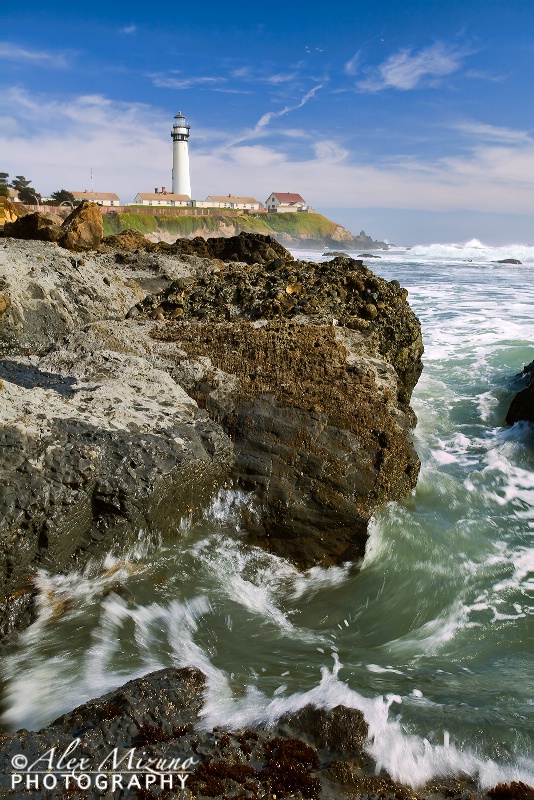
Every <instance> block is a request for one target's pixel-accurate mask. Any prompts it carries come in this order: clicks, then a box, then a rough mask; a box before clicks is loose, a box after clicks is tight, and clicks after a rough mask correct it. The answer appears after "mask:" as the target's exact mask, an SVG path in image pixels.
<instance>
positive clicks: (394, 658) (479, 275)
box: [3, 241, 534, 787]
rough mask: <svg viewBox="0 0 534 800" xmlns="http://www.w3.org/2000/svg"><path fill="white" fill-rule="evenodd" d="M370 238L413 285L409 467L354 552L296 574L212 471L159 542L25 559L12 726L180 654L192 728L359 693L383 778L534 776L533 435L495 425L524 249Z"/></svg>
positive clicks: (520, 340)
mask: <svg viewBox="0 0 534 800" xmlns="http://www.w3.org/2000/svg"><path fill="white" fill-rule="evenodd" d="M355 255H357V254H355ZM381 256H382V258H381V259H380V260H378V259H373V260H369V262H368V264H369V266H370V267H371V268H372V269H373V270H374V271H376V272H377V273H378V274H380V275H383V276H384V277H386V278H388V279H389V280H392V279H393V278H395V279H397V280H399V281H400V282H401V284H402V285H403V286H406V288H408V290H409V301H410V302H411V304H412V306H413V308H414V310H415V312H416V313H417V314H418V316H419V317H420V319H421V322H422V326H423V337H424V341H425V348H426V352H425V357H424V362H425V370H424V372H423V375H422V377H421V380H420V382H419V384H418V386H417V388H416V391H415V394H414V398H413V405H414V408H415V410H416V413H417V415H418V420H419V422H418V426H417V429H416V432H415V444H416V447H417V450H418V452H419V454H420V458H421V461H422V469H421V475H420V480H419V483H418V487H417V490H416V492H415V493H414V495H413V496H412V497H409V498H407V499H406V501H405V502H404V503H401V504H397V503H394V504H390V505H388V506H387V507H386V508H385V509H383V510H382V511H381V512H380V513H379V514H377V515H376V517H375V519H374V520H373V523H372V526H371V533H370V539H369V543H368V547H367V553H366V556H365V559H364V562H363V565H362V569H361V571H360V572H355V571H354V570H353V569H351V567H350V565H346V566H342V567H335V568H330V569H321V568H315V569H312V570H309V571H308V572H307V573H304V574H302V573H299V572H297V571H296V570H295V568H294V567H292V566H291V565H290V564H288V563H286V562H284V561H283V560H281V559H279V558H276V557H275V556H271V555H269V554H267V553H264V552H262V551H260V550H258V549H256V548H251V547H248V546H246V545H245V544H244V543H243V541H242V539H241V538H240V531H239V522H238V520H239V509H240V507H241V506H242V505H244V504H247V503H248V501H249V499H248V497H247V495H246V494H242V493H235V492H228V491H225V492H221V494H220V495H219V496H218V497H217V498H215V499H214V501H213V503H212V504H211V506H210V508H209V509H208V511H207V513H206V515H205V517H204V519H203V520H202V521H201V522H199V523H198V524H195V525H193V526H191V525H190V524H188V523H187V521H179V520H177V522H176V525H177V529H179V528H180V526H181V532H182V538H181V539H180V540H179V541H178V542H176V543H174V544H173V545H172V547H170V546H160V547H156V546H154V545H151V544H150V543H149V542H148V540H146V538H144V537H143V536H141V538H140V543H139V545H138V546H137V547H136V548H134V549H131V550H130V551H129V552H127V553H125V552H123V553H118V552H117V553H115V554H114V555H110V556H108V558H107V560H106V561H105V562H104V563H101V564H93V565H90V567H88V569H87V570H86V571H85V573H84V574H82V575H74V574H73V575H68V576H64V577H61V578H50V576H48V575H47V574H46V573H41V574H40V576H39V578H38V585H39V589H40V593H41V594H40V598H41V611H40V616H39V619H38V620H37V622H36V623H35V624H34V625H33V626H31V627H30V628H29V629H28V630H27V631H25V632H24V633H23V635H22V636H21V638H20V642H19V643H18V645H17V646H16V647H14V648H13V650H12V652H11V653H10V654H9V655H8V657H7V659H6V660H5V662H4V666H3V673H4V676H5V680H6V696H5V708H6V711H5V713H4V717H3V721H4V725H5V726H7V727H8V728H10V729H16V728H18V727H21V726H24V727H29V728H38V727H41V726H42V725H44V724H46V723H47V722H49V721H50V720H52V719H54V718H55V717H57V716H58V715H59V714H60V713H62V712H64V711H66V710H68V709H70V708H72V707H74V706H75V705H78V704H79V703H81V702H83V701H85V700H87V699H89V698H91V697H94V696H97V695H100V694H102V693H103V692H105V691H106V690H109V689H112V688H115V687H117V686H119V685H120V684H121V683H123V682H124V681H126V680H128V679H130V678H132V677H137V676H139V675H141V674H144V673H146V672H147V671H150V670H153V669H159V668H161V667H164V666H169V665H178V666H191V665H192V666H197V667H199V668H200V669H201V670H202V671H203V672H204V673H205V674H206V676H207V679H208V692H207V698H206V705H205V709H204V715H203V720H202V724H203V725H204V726H205V727H212V726H213V725H223V726H225V725H226V726H230V727H240V726H247V725H252V724H254V723H257V722H258V723H259V722H271V721H274V720H275V719H277V718H278V717H279V716H280V715H281V714H283V713H286V712H287V711H292V710H296V709H298V708H301V707H302V706H304V705H306V704H307V703H309V702H312V703H315V704H316V705H319V706H323V707H333V706H335V705H337V704H339V703H343V704H344V705H347V706H350V707H352V708H358V709H360V710H361V711H362V712H363V713H364V715H365V717H366V720H367V722H368V724H369V742H368V750H369V752H370V753H371V755H372V756H373V757H374V758H375V759H376V761H377V764H378V765H379V766H383V767H384V768H385V769H387V770H388V772H389V773H390V774H391V775H392V776H393V777H394V778H395V779H398V780H401V781H403V782H405V783H408V784H411V785H414V786H415V785H419V784H421V783H424V782H425V781H426V780H428V779H430V778H431V777H433V776H444V775H451V774H456V775H463V774H467V775H471V776H473V777H474V778H476V779H477V780H478V781H479V782H480V784H481V785H482V786H485V787H487V786H491V785H494V784H496V783H498V782H500V781H504V782H510V781H512V780H523V781H525V782H526V783H529V784H531V785H532V784H534V761H533V753H534V747H533V741H532V730H531V727H530V721H529V712H531V711H532V698H531V686H532V684H531V677H530V664H531V645H530V644H529V642H530V643H531V636H532V628H531V623H530V620H531V602H530V598H531V595H530V594H529V593H530V592H531V591H532V588H533V584H532V576H533V569H534V564H533V558H532V548H531V544H530V534H531V531H532V528H533V527H534V515H533V512H532V508H533V501H534V473H533V466H534V436H533V430H532V427H531V426H529V425H527V424H518V425H515V426H513V427H511V428H510V427H503V421H504V416H505V413H506V409H507V407H508V404H509V402H510V399H511V397H512V396H513V394H514V392H515V391H517V390H518V389H519V388H521V381H520V380H515V382H514V378H513V376H514V375H515V374H516V373H518V372H519V371H520V370H521V369H522V367H523V365H524V364H525V363H527V362H529V361H530V360H532V358H533V357H534V354H533V350H534V348H533V347H532V339H531V320H532V311H533V307H534V289H533V288H532V281H529V280H528V277H529V275H530V269H532V267H529V266H528V264H529V262H532V261H534V248H533V247H522V246H513V247H508V248H488V247H485V246H484V245H482V244H481V243H479V242H476V241H473V242H469V243H467V245H463V246H458V245H432V246H430V247H425V248H417V247H416V248H412V249H411V250H406V251H395V252H387V253H381ZM309 257H310V254H309V253H307V254H306V258H309ZM501 258H519V259H520V260H521V261H523V262H524V265H518V266H511V265H498V264H492V263H491V262H492V261H497V260H499V259H501ZM143 542H144V544H143ZM59 682H61V692H58V686H59Z"/></svg>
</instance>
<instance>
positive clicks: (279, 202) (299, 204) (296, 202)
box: [265, 192, 311, 212]
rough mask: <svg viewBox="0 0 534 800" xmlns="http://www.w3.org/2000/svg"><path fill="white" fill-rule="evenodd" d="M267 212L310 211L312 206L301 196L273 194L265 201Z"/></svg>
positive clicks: (288, 193)
mask: <svg viewBox="0 0 534 800" xmlns="http://www.w3.org/2000/svg"><path fill="white" fill-rule="evenodd" d="M265 205H266V206H267V211H277V212H281V211H310V210H311V209H310V206H309V205H307V203H306V201H305V200H304V198H303V197H301V196H300V194H293V193H291V192H272V194H270V195H269V197H268V198H267V200H266V201H265Z"/></svg>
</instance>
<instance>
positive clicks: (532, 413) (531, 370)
mask: <svg viewBox="0 0 534 800" xmlns="http://www.w3.org/2000/svg"><path fill="white" fill-rule="evenodd" d="M523 375H528V376H530V378H529V382H528V385H527V386H525V388H524V389H522V390H521V391H520V392H518V393H517V394H516V396H515V397H514V399H513V400H512V402H511V404H510V408H509V409H508V413H507V414H506V422H507V423H508V425H513V424H514V422H520V421H521V420H525V421H527V422H534V361H532V362H531V363H530V364H528V365H527V366H526V367H525V368H524V369H523Z"/></svg>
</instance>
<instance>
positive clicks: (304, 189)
mask: <svg viewBox="0 0 534 800" xmlns="http://www.w3.org/2000/svg"><path fill="white" fill-rule="evenodd" d="M303 100H304V98H303ZM301 102H302V101H301ZM0 106H1V107H3V108H9V109H10V115H9V119H8V121H7V124H6V125H5V126H2V127H0V152H1V153H2V163H1V164H0V168H1V169H3V170H5V171H6V172H8V173H9V174H10V175H19V174H24V175H27V176H28V178H29V179H31V180H32V183H33V186H35V188H36V189H37V190H38V191H39V192H41V193H43V194H49V193H50V192H52V191H54V190H55V189H58V188H61V187H64V188H66V189H84V188H86V187H88V184H89V180H90V170H91V168H92V169H93V174H94V185H95V189H97V190H100V191H114V192H117V194H118V195H119V197H120V198H121V200H122V201H123V202H124V201H126V202H129V201H131V200H132V199H133V197H134V196H135V194H136V193H137V192H139V191H143V190H144V191H147V190H150V189H152V188H153V187H154V186H161V185H163V186H165V185H169V184H170V174H171V167H172V148H171V139H170V136H169V133H170V130H171V125H172V119H169V118H168V117H167V115H165V114H163V113H161V112H160V111H158V110H156V109H154V108H152V107H150V106H147V105H143V104H132V103H118V102H115V101H113V102H112V101H110V100H109V99H108V98H106V97H103V96H100V95H84V96H81V97H77V98H76V97H75V98H72V99H70V100H69V101H58V100H56V99H54V98H49V97H45V96H34V95H30V94H29V93H27V92H23V91H22V90H20V89H11V90H8V91H6V92H0ZM262 119H264V118H262ZM267 122H268V121H267ZM267 122H265V123H264V124H267ZM472 125H473V126H474V128H475V131H474V132H473V135H475V133H476V130H478V129H479V128H480V127H482V130H483V131H485V132H486V133H488V131H487V127H486V126H484V125H482V126H477V123H472ZM488 127H490V131H491V130H493V129H492V128H491V126H488ZM496 130H497V131H499V130H500V129H496ZM504 130H506V129H504ZM501 135H502V132H501ZM227 138H228V139H230V137H229V136H228V137H227ZM245 140H246V136H242V137H241V138H239V137H234V139H232V140H230V141H227V143H226V144H225V145H222V146H221V144H220V143H221V132H220V131H219V130H216V129H214V130H209V129H197V128H196V127H195V128H193V129H192V131H191V140H190V153H191V179H192V185H193V192H194V196H195V197H196V198H200V199H202V198H204V197H206V196H207V195H208V194H210V193H212V192H215V193H217V194H226V193H228V192H231V193H232V194H245V195H253V196H255V197H257V198H258V199H260V200H265V199H266V198H267V197H268V195H269V193H270V192H271V191H295V192H299V193H300V194H302V196H303V197H304V198H305V199H306V200H307V201H308V202H310V203H311V204H312V205H313V206H315V207H328V206H330V207H332V208H335V207H337V208H342V207H345V208H370V207H375V208H398V209H418V208H419V209H425V210H427V211H443V212H444V211H452V210H455V209H460V208H462V209H467V210H472V211H478V212H484V211H485V212H497V213H498V212H501V213H506V214H511V213H516V214H533V213H534V193H533V192H532V185H533V183H534V143H533V142H532V141H531V140H530V139H529V138H519V137H517V138H515V139H513V140H511V141H508V142H506V141H500V142H497V141H495V140H494V141H484V140H483V138H476V137H475V140H474V145H473V146H472V149H471V150H470V151H469V152H468V153H467V154H464V155H462V156H454V157H452V156H448V155H446V154H445V155H444V156H443V157H442V158H439V159H432V160H431V159H427V160H425V159H423V158H422V157H420V158H413V157H412V158H410V159H408V158H402V157H397V158H390V159H389V160H388V161H387V163H386V162H385V161H378V160H375V162H374V163H369V162H362V161H360V160H358V158H357V157H355V155H354V154H351V153H350V152H349V151H348V150H347V149H346V148H345V147H343V146H342V145H341V144H340V143H339V141H337V140H336V139H335V138H330V139H320V140H318V141H315V139H314V137H311V139H310V143H307V142H306V140H305V139H304V138H303V139H302V140H301V141H299V143H298V156H296V157H295V158H293V157H290V156H289V155H288V154H287V152H286V148H287V146H288V144H289V146H290V147H291V142H293V141H294V138H286V137H276V139H271V138H270V139H268V140H264V144H262V145H260V144H258V143H250V142H246V141H245ZM314 142H315V144H313V143H314ZM312 145H313V146H312Z"/></svg>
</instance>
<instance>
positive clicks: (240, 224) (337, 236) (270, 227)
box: [103, 209, 389, 250]
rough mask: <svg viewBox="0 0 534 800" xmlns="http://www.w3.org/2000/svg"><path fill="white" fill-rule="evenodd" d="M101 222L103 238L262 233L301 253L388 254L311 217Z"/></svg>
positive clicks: (126, 216) (111, 216) (116, 218)
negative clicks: (124, 233) (132, 232)
mask: <svg viewBox="0 0 534 800" xmlns="http://www.w3.org/2000/svg"><path fill="white" fill-rule="evenodd" d="M103 220H104V232H105V234H106V235H111V234H114V233H120V232H121V231H124V230H127V229H132V228H133V229H136V230H139V231H140V232H141V233H143V234H145V235H146V236H147V238H148V239H150V240H151V241H153V242H174V240H175V239H176V237H178V236H180V237H194V236H202V237H204V238H211V237H221V236H224V237H230V236H237V235H238V234H239V233H261V234H263V235H264V236H272V237H273V238H274V239H276V240H277V241H279V242H280V243H281V244H283V245H285V246H286V247H293V248H300V249H303V250H310V249H321V248H323V249H324V248H329V249H331V250H342V249H346V250H387V249H388V247H389V245H388V244H387V243H386V242H379V241H375V240H374V239H372V238H371V237H370V236H368V235H367V234H366V233H365V231H361V232H360V233H359V234H358V235H356V236H355V235H354V234H352V233H351V232H350V231H349V230H347V229H346V228H344V227H343V226H342V225H338V224H337V223H336V222H332V221H331V220H329V219H327V218H326V217H324V216H323V215H322V214H314V213H291V212H288V213H281V214H265V213H262V214H240V215H237V216H224V215H222V214H219V215H218V214H210V215H205V216H202V215H199V216H183V215H180V216H178V215H176V216H172V215H167V214H165V215H163V214H156V213H153V214H151V213H150V211H149V209H143V210H142V213H134V212H126V213H124V212H111V213H107V214H104V215H103Z"/></svg>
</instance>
